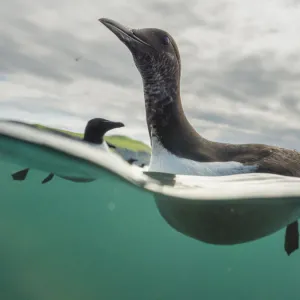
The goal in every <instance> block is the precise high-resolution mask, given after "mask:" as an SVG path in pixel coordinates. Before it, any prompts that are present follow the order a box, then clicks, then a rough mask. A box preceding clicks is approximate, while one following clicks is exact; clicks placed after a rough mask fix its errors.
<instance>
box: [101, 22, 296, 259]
mask: <svg viewBox="0 0 300 300" xmlns="http://www.w3.org/2000/svg"><path fill="white" fill-rule="evenodd" d="M99 21H100V22H101V23H102V24H104V25H105V26H106V27H107V28H108V29H109V30H111V31H112V32H113V33H114V34H115V35H116V36H117V37H118V38H119V39H120V40H121V41H122V42H123V43H124V44H125V45H126V46H127V48H128V49H129V50H130V52H131V53H132V56H133V59H134V62H135V65H136V67H137V69H138V70H139V72H140V74H141V76H142V79H143V86H144V97H145V106H146V117H147V125H148V131H149V135H150V139H151V146H152V154H151V159H150V165H149V169H148V170H149V171H152V172H164V173H173V174H182V175H205V176H210V175H211V176H220V175H230V174H239V173H273V174H279V175H286V176H295V177H300V153H299V152H297V151H294V150H288V149H284V148H280V147H275V146H268V145H263V144H226V143H218V142H213V141H209V140H207V139H205V138H203V137H202V136H200V135H199V134H198V133H197V131H196V130H195V129H194V128H193V127H192V125H191V124H190V123H189V121H188V120H187V118H186V116H185V114H184V111H183V108H182V104H181V97H180V75H181V62H180V54H179V50H178V48H177V45H176V43H175V41H174V39H173V38H172V37H171V35H170V34H168V33H167V32H166V31H163V30H160V29H156V28H144V29H131V28H128V27H125V26H123V25H121V24H119V23H117V22H115V21H113V20H110V19H107V18H101V19H99ZM297 248H298V226H297V222H294V223H292V224H290V225H289V226H288V227H287V230H286V243H285V250H286V252H287V253H288V254H290V253H292V252H293V251H294V250H296V249H297Z"/></svg>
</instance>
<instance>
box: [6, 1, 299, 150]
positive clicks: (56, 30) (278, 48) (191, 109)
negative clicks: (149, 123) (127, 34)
mask: <svg viewBox="0 0 300 300" xmlns="http://www.w3.org/2000/svg"><path fill="white" fill-rule="evenodd" d="M299 16H300V1H297V0H273V1H261V0H252V1H248V0H198V1H196V0H195V1H194V0H191V1H183V0H164V1H157V0H143V1H138V0H136V1H123V0H110V1H103V0H86V1H78V0H72V1H71V0H59V1H58V0H51V1H49V0H39V1H25V0H23V1H22V0H10V1H6V2H5V5H2V7H1V10H0V117H1V118H14V119H21V120H25V121H30V122H40V123H43V124H47V125H51V126H56V127H60V128H65V129H70V130H74V131H81V132H82V131H83V129H84V126H85V123H86V122H87V121H88V120H89V119H90V118H93V117H104V118H108V119H111V120H114V121H122V122H124V123H125V125H126V127H125V128H122V129H118V130H115V131H112V132H111V134H112V133H121V134H128V135H130V136H132V137H135V138H138V139H142V140H143V141H145V142H148V132H147V128H146V122H145V110H144V98H143V91H142V81H141V77H140V75H139V73H138V71H137V69H136V68H135V66H134V63H133V60H132V57H131V54H130V52H129V51H128V50H127V48H126V47H125V46H124V45H123V44H122V43H121V42H120V41H119V40H118V39H117V38H116V37H115V36H114V35H113V34H112V33H111V32H110V31H109V30H108V29H107V28H106V27H104V26H103V25H102V24H101V23H99V22H98V18H100V17H107V18H111V19H114V20H116V21H118V22H120V23H123V24H125V25H128V26H130V27H134V28H143V27H156V28H161V29H164V30H166V31H168V32H169V33H170V34H171V35H172V36H173V37H174V38H175V40H176V42H177V44H178V47H179V50H180V53H181V59H182V81H181V85H182V88H181V89H182V101H183V106H184V109H185V112H186V114H187V116H188V118H189V119H190V121H191V123H192V124H193V125H194V126H195V127H196V129H197V130H198V132H199V133H200V134H202V135H203V136H204V137H206V138H209V139H212V140H216V141H227V142H233V143H239V142H240V143H247V142H258V143H270V144H274V145H280V146H285V147H289V148H295V149H299V150H300V102H299V99H300V39H299V32H300V18H299Z"/></svg>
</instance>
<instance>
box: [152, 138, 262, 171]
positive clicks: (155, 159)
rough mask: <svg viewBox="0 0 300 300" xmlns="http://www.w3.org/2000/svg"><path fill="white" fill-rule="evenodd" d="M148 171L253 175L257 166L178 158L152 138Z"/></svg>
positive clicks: (233, 162)
mask: <svg viewBox="0 0 300 300" xmlns="http://www.w3.org/2000/svg"><path fill="white" fill-rule="evenodd" d="M148 170H149V171H152V172H163V173H172V174H181V175H198V176H201V175H202V176H222V175H233V174H242V173H253V172H255V170H257V166H245V165H243V164H242V163H239V162H235V161H229V162H197V161H194V160H190V159H185V158H180V157H178V156H176V155H174V154H172V153H171V152H169V151H168V150H166V149H165V148H164V147H163V146H162V145H161V143H160V142H159V141H158V140H157V138H155V137H153V138H152V153H151V159H150V164H149V169H148Z"/></svg>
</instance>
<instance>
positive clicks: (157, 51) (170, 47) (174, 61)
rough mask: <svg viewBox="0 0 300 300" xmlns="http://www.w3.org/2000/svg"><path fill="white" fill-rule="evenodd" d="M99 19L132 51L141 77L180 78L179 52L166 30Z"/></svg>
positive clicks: (145, 78) (147, 78) (149, 78)
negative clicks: (129, 26) (136, 27)
mask: <svg viewBox="0 0 300 300" xmlns="http://www.w3.org/2000/svg"><path fill="white" fill-rule="evenodd" d="M99 21H100V22H101V23H102V24H104V25H105V26H106V27H107V28H108V29H109V30H110V31H112V32H113V33H114V34H115V35H116V36H117V37H118V38H119V40H120V41H121V42H123V43H124V44H125V45H126V46H127V48H128V49H129V50H130V51H131V53H132V55H133V58H134V61H135V64H136V66H137V68H138V70H139V72H140V73H141V76H142V77H143V79H144V80H151V79H153V78H155V79H156V80H157V79H161V80H163V79H165V78H168V77H171V76H172V77H174V74H178V75H179V76H178V77H180V69H181V67H180V55H179V51H178V48H177V45H176V43H175V41H174V39H173V38H172V36H171V35H170V34H169V33H167V32H166V31H163V30H161V29H156V28H143V29H131V28H128V27H125V26H123V25H121V24H119V23H117V22H116V21H113V20H110V19H107V18H101V19H99ZM158 77H161V78H158Z"/></svg>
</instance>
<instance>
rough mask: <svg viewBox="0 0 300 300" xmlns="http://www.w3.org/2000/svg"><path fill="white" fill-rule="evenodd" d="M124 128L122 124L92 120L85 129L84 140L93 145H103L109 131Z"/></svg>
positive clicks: (98, 119)
mask: <svg viewBox="0 0 300 300" xmlns="http://www.w3.org/2000/svg"><path fill="white" fill-rule="evenodd" d="M124 126H125V125H124V124H123V123H122V122H113V121H109V120H106V119H102V118H94V119H91V120H89V121H88V123H87V125H86V127H85V131H84V138H83V140H85V141H87V142H89V143H93V144H101V143H102V142H103V136H104V135H105V133H106V132H107V131H109V130H111V129H114V128H120V127H124Z"/></svg>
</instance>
